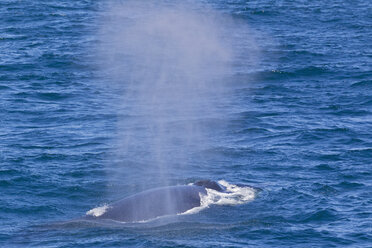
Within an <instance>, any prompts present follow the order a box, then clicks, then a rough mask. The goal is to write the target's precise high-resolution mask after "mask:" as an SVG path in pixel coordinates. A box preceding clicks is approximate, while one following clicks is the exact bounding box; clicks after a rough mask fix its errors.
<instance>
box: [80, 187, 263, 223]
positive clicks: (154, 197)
mask: <svg viewBox="0 0 372 248" xmlns="http://www.w3.org/2000/svg"><path fill="white" fill-rule="evenodd" d="M258 191H260V189H258V188H254V187H251V186H246V185H232V184H229V183H227V182H225V181H219V182H214V181H210V180H202V181H197V182H195V183H193V184H189V185H181V186H171V187H163V188H156V189H151V190H147V191H144V192H141V193H138V194H135V195H133V196H129V197H126V198H124V199H122V200H119V201H117V202H114V203H112V204H109V205H104V206H101V207H97V208H94V209H92V210H89V211H88V212H87V213H86V215H85V216H84V217H83V218H84V219H86V220H114V221H120V222H126V223H127V222H130V223H132V222H141V221H148V220H152V219H155V218H158V217H161V216H168V215H177V214H188V213H193V212H198V211H200V210H201V209H203V208H207V207H208V206H209V205H211V204H219V205H225V204H230V205H234V204H241V203H244V202H247V201H249V200H253V199H254V197H255V195H256V194H257V192H258Z"/></svg>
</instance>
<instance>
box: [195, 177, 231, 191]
mask: <svg viewBox="0 0 372 248" xmlns="http://www.w3.org/2000/svg"><path fill="white" fill-rule="evenodd" d="M194 185H197V186H202V187H204V188H208V189H213V190H216V191H219V192H222V191H224V190H225V189H224V187H223V186H222V185H220V184H219V183H217V182H215V181H212V180H200V181H197V182H195V183H194Z"/></svg>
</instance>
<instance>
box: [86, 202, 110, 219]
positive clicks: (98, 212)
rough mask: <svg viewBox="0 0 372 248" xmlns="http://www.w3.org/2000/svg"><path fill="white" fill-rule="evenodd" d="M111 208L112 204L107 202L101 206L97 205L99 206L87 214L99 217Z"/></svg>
mask: <svg viewBox="0 0 372 248" xmlns="http://www.w3.org/2000/svg"><path fill="white" fill-rule="evenodd" d="M109 208H110V206H109V205H107V204H105V205H103V206H101V207H97V208H93V209H91V210H89V211H88V212H86V215H91V216H94V217H99V216H101V215H103V214H104V213H106V211H107V209H109Z"/></svg>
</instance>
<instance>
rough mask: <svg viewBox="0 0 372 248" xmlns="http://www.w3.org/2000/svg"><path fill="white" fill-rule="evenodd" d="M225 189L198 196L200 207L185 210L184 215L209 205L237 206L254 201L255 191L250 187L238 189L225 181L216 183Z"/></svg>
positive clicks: (196, 211)
mask: <svg viewBox="0 0 372 248" xmlns="http://www.w3.org/2000/svg"><path fill="white" fill-rule="evenodd" d="M218 183H219V184H221V185H222V186H224V187H225V188H226V190H225V192H219V191H216V190H213V189H208V188H207V189H206V190H207V194H206V195H205V194H200V206H199V207H196V208H192V209H190V210H187V211H186V212H183V213H181V214H180V215H184V214H195V213H198V212H200V211H201V210H203V209H205V208H208V207H209V206H211V205H239V204H243V203H246V202H249V201H252V200H254V198H255V197H256V195H257V190H255V189H254V188H251V187H248V186H247V187H239V186H237V185H234V184H230V183H228V182H226V181H225V180H220V181H218Z"/></svg>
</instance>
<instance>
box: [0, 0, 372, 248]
mask: <svg viewBox="0 0 372 248" xmlns="http://www.w3.org/2000/svg"><path fill="white" fill-rule="evenodd" d="M204 2H205V4H207V5H208V6H209V8H212V9H214V10H215V11H216V12H217V13H221V15H226V16H230V17H231V18H233V19H236V20H238V21H239V22H240V23H244V24H247V25H249V27H250V29H251V30H252V33H254V34H256V35H255V38H254V40H255V44H256V46H257V47H258V48H257V49H258V50H259V51H260V52H259V55H258V57H257V63H256V65H255V66H249V65H247V64H245V63H244V62H245V60H244V59H240V60H239V59H238V58H236V60H235V63H234V64H233V67H232V76H231V77H229V79H228V80H229V82H227V84H226V85H228V86H227V94H225V95H224V96H225V97H226V99H228V103H224V104H225V105H224V107H221V109H223V111H221V112H222V113H223V115H222V117H221V116H220V117H219V118H220V119H209V118H207V117H206V118H205V119H199V120H198V122H199V123H201V124H200V126H202V127H203V128H201V130H204V131H203V133H204V134H205V135H204V136H202V137H203V138H205V139H207V138H208V137H209V138H208V139H209V141H208V142H207V141H205V143H204V142H202V143H201V144H202V145H200V146H198V147H197V149H194V150H192V155H193V156H192V157H190V158H189V159H188V160H187V161H184V162H183V164H182V166H179V161H177V159H178V157H177V156H176V155H173V154H177V153H172V152H170V153H169V157H168V158H167V160H166V161H168V164H167V167H166V168H167V171H166V177H167V178H168V182H167V184H172V185H176V184H185V183H190V182H193V181H195V180H197V179H202V178H208V179H213V180H221V179H222V180H226V181H228V182H230V183H247V184H252V185H255V186H258V187H261V188H262V189H263V191H262V192H261V193H260V195H259V196H258V197H257V198H256V199H255V200H253V201H251V202H248V203H246V204H241V205H234V206H230V205H224V206H218V205H216V206H210V208H208V209H205V210H203V211H201V212H199V213H196V214H194V215H185V216H182V217H179V218H177V219H176V220H174V219H173V220H172V221H166V222H155V223H142V224H141V223H139V224H136V225H131V226H128V225H93V226H89V225H86V224H85V225H80V224H78V223H77V224H71V225H54V224H53V223H59V222H61V221H67V220H70V219H73V218H76V217H79V216H82V215H83V214H85V212H86V211H88V210H89V209H92V208H94V207H97V206H100V205H102V204H104V203H109V202H112V201H113V200H117V199H119V196H126V195H130V194H133V193H135V192H138V191H140V190H143V189H146V188H150V187H156V186H163V185H162V184H161V182H159V181H157V180H150V178H154V177H152V176H151V175H153V173H155V172H156V167H153V165H151V161H149V160H148V159H146V153H147V152H148V151H147V150H146V149H145V148H146V147H145V146H144V147H141V144H142V143H143V142H145V141H146V140H145V138H144V137H145V136H146V135H151V134H152V133H151V129H150V130H148V129H143V130H145V131H144V132H145V133H143V136H138V137H137V136H136V139H135V140H136V143H135V145H136V148H135V151H136V153H129V154H132V155H133V154H137V155H138V156H135V155H133V156H132V157H123V156H121V155H120V154H127V153H126V151H124V150H121V149H122V147H121V146H120V143H121V142H120V141H121V138H120V139H119V138H118V137H121V136H122V134H123V133H127V134H128V133H129V134H130V133H131V132H132V131H131V130H137V129H136V127H135V126H131V125H130V123H131V121H136V120H138V118H137V117H136V113H133V112H131V109H133V108H130V107H131V102H130V101H129V100H128V101H126V99H125V98H124V99H123V93H122V90H123V89H121V88H120V87H119V86H118V85H117V84H115V83H112V81H113V78H112V75H110V72H109V70H107V67H109V66H107V65H110V64H109V62H107V61H104V60H102V59H100V58H99V56H97V55H96V53H98V50H100V49H102V47H103V48H104V46H101V45H100V44H101V43H102V34H100V33H101V31H100V30H102V28H103V27H102V26H103V25H104V24H105V21H104V20H105V18H103V17H102V16H106V17H107V16H110V11H109V9H110V8H109V7H108V2H106V1H102V2H99V1H87V0H80V1H42V0H38V1H12V0H3V1H1V3H0V51H1V52H0V192H1V197H0V223H1V224H0V242H1V246H4V247H10V246H25V247H30V246H32V247H128V246H136V247H344V246H345V247H346V246H347V247H371V245H372V237H371V231H372V216H371V206H372V195H371V192H372V175H371V173H372V172H371V165H372V134H371V130H372V66H371V65H372V40H371V37H372V28H371V23H372V15H371V13H372V4H371V3H370V2H369V1H299V0H298V1H240V0H235V1H233V0H231V1H222V0H221V1H204ZM241 27H242V30H241V32H242V33H244V32H245V31H246V30H243V27H246V26H245V25H241ZM123 39H125V37H123ZM241 39H244V37H243V38H241ZM238 40H239V37H238ZM241 44H244V42H242V43H241ZM237 49H238V51H239V49H242V53H243V50H244V49H247V47H246V48H244V47H243V48H237ZM102 64H104V65H105V66H102ZM102 68H105V69H102ZM124 95H125V94H124ZM222 102H223V101H222ZM132 107H133V106H132ZM217 110H218V109H217ZM141 130H142V129H141ZM146 130H147V132H148V133H146ZM180 132H182V130H181V131H180ZM133 133H135V134H138V130H137V131H133ZM142 141H143V142H142ZM176 143H177V142H176ZM204 144H205V146H204ZM126 149H128V148H126ZM177 149H182V146H181V147H178V148H177ZM141 154H142V155H141ZM188 155H189V154H188ZM169 161H174V162H173V163H169ZM146 173H148V174H149V175H148V177H147V176H146V175H147V174H146ZM150 174H151V175H150Z"/></svg>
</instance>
